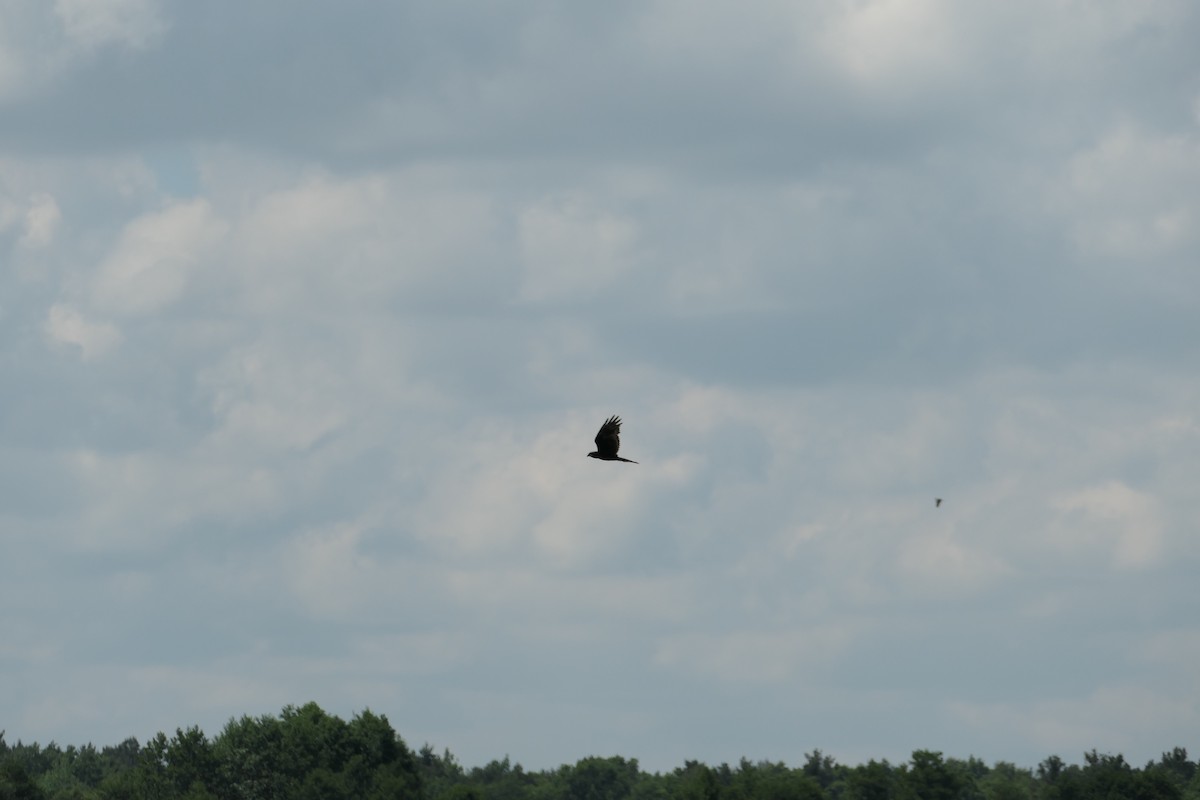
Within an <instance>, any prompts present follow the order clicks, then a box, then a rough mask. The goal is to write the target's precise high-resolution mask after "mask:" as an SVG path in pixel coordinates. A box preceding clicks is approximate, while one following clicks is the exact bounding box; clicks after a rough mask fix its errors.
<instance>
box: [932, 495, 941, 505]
mask: <svg viewBox="0 0 1200 800" xmlns="http://www.w3.org/2000/svg"><path fill="white" fill-rule="evenodd" d="M933 507H934V508H941V507H942V498H940V497H935V498H933Z"/></svg>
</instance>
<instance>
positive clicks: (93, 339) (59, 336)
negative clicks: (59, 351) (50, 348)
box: [45, 303, 121, 359]
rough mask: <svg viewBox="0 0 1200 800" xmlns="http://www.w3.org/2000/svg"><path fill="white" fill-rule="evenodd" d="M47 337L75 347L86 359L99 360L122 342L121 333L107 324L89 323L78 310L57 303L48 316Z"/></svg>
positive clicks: (46, 323)
mask: <svg viewBox="0 0 1200 800" xmlns="http://www.w3.org/2000/svg"><path fill="white" fill-rule="evenodd" d="M45 331H46V335H47V336H49V337H50V338H51V339H52V340H54V341H56V342H60V343H62V344H70V345H75V346H76V347H78V348H79V349H80V351H81V352H82V355H83V357H84V358H85V359H91V358H98V357H100V356H102V355H104V354H105V353H107V352H108V351H110V350H111V349H112V348H114V347H116V346H117V345H118V344H120V342H121V332H120V331H119V330H118V329H117V328H116V326H115V325H112V324H111V323H107V322H88V321H87V320H86V319H85V318H84V317H83V315H82V314H80V313H79V311H77V310H76V309H74V308H72V307H71V306H68V305H63V304H61V303H55V304H54V305H53V306H51V307H50V311H49V312H48V313H47V314H46V322H45Z"/></svg>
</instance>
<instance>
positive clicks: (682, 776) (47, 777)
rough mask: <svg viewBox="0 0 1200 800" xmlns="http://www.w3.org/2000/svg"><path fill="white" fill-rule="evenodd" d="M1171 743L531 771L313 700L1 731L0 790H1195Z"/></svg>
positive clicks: (484, 794)
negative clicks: (478, 762) (56, 736)
mask: <svg viewBox="0 0 1200 800" xmlns="http://www.w3.org/2000/svg"><path fill="white" fill-rule="evenodd" d="M1197 766H1198V765H1197V762H1195V761H1191V760H1189V758H1188V754H1187V750H1185V749H1184V748H1182V747H1177V748H1175V749H1174V750H1172V751H1170V752H1168V753H1163V754H1162V757H1161V758H1160V759H1159V760H1158V761H1151V762H1149V763H1147V764H1146V765H1145V766H1144V767H1140V768H1139V767H1136V766H1134V765H1132V764H1130V763H1128V762H1127V761H1125V759H1124V758H1123V757H1122V756H1121V755H1109V754H1101V753H1097V752H1096V751H1095V750H1092V751H1090V752H1088V753H1084V754H1083V763H1081V764H1068V763H1066V762H1064V761H1063V760H1062V759H1061V758H1059V757H1058V756H1050V757H1049V758H1047V759H1045V760H1044V761H1042V762H1041V763H1040V764H1038V765H1037V767H1036V768H1023V767H1018V766H1016V765H1014V764H1010V763H1006V762H997V763H995V764H992V765H991V766H988V765H987V764H985V763H984V762H983V761H981V760H979V759H977V758H974V757H971V758H968V759H966V760H962V759H957V758H945V757H943V755H942V754H941V753H939V752H935V751H931V750H917V751H915V752H913V754H912V757H911V758H910V759H909V760H908V761H907V762H905V763H899V764H892V763H889V762H888V761H887V760H881V761H875V760H872V761H869V762H868V763H866V764H859V765H855V766H850V765H846V764H839V763H837V762H836V761H835V760H834V759H833V758H831V757H830V756H827V755H825V754H823V753H821V751H820V750H814V751H813V752H811V753H807V754H805V756H804V762H803V764H801V765H799V766H796V767H789V766H788V765H787V764H785V763H782V762H772V761H753V762H752V761H750V760H748V759H745V758H743V759H742V760H741V761H740V762H738V764H737V765H736V766H732V767H731V766H730V765H729V764H724V763H723V764H720V765H719V766H709V765H707V764H704V763H701V762H699V761H685V762H684V764H683V766H681V767H677V768H676V769H674V770H672V771H670V772H663V773H660V772H655V773H648V772H644V771H642V770H641V769H640V768H639V767H638V762H637V759H626V758H623V757H620V756H612V757H607V758H599V757H595V756H589V757H587V758H583V759H580V760H579V761H577V762H576V763H574V764H564V765H563V766H561V767H559V768H557V769H553V770H542V771H537V772H528V771H526V770H524V769H523V768H522V767H521V765H520V764H513V763H511V762H510V761H509V759H508V757H507V756H506V757H505V758H504V759H502V760H493V761H492V762H490V763H489V764H487V765H486V766H482V767H472V768H470V769H467V768H464V767H463V766H462V765H461V764H459V763H458V761H457V760H456V759H455V758H454V756H453V755H452V754H451V753H450V752H449V751H448V750H445V751H443V752H442V753H437V752H435V751H434V749H433V748H432V747H430V746H429V745H428V744H426V745H425V746H423V747H422V748H421V749H420V750H419V751H416V752H414V751H412V750H411V749H410V748H409V747H408V746H407V745H406V744H405V743H404V740H403V739H402V738H401V737H400V736H399V735H398V734H397V733H396V731H395V730H394V729H393V728H392V726H391V725H390V724H389V723H388V720H387V717H385V716H382V715H377V714H374V713H372V712H371V711H369V710H364V711H362V712H361V713H359V714H356V715H355V716H354V718H353V719H351V720H350V721H348V722H347V721H344V720H342V719H340V718H338V717H337V716H335V715H331V714H328V713H326V712H325V711H323V710H322V709H321V708H320V706H318V705H317V704H316V703H308V704H307V705H304V706H301V707H299V708H297V707H295V706H286V707H284V709H283V711H282V712H281V713H280V714H279V715H278V716H275V715H272V714H268V715H264V716H261V717H250V716H243V717H242V718H241V719H231V720H230V721H229V723H228V724H226V726H225V728H224V729H223V730H222V731H221V732H220V733H219V734H217V735H216V736H214V737H212V738H209V737H207V736H205V734H204V733H203V732H202V731H201V730H200V729H199V728H198V727H195V726H193V727H190V728H187V729H176V731H175V734H174V735H173V736H170V737H168V736H167V735H166V734H164V733H161V732H160V733H158V734H157V735H155V736H154V737H153V738H151V739H150V740H149V741H147V742H146V743H145V744H141V743H139V742H138V740H137V739H135V738H129V739H126V740H125V741H123V742H121V743H120V744H118V745H115V746H108V747H102V748H100V749H97V748H96V747H94V746H93V745H91V744H87V745H84V746H82V747H75V746H74V745H71V746H68V747H66V748H63V747H60V746H58V745H57V744H55V743H53V742H51V743H50V744H48V745H46V746H45V747H41V746H39V745H37V744H23V743H21V742H19V741H18V742H17V743H16V744H12V745H10V744H9V743H7V742H6V741H5V738H4V733H3V732H2V731H0V800H293V798H294V799H296V800H342V799H343V798H345V799H346V800H350V799H351V798H353V800H385V799H387V800H391V799H392V798H397V799H399V800H1025V799H1026V798H1027V799H1028V800H1094V799H1104V800H1159V799H1160V798H1161V799H1162V800H1200V770H1198V769H1197Z"/></svg>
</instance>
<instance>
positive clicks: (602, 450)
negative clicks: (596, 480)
mask: <svg viewBox="0 0 1200 800" xmlns="http://www.w3.org/2000/svg"><path fill="white" fill-rule="evenodd" d="M620 449H621V418H620V417H617V416H612V417H609V418H608V419H607V420H605V422H604V424H603V425H601V426H600V431H599V433H597V434H596V452H598V453H599V454H600V456H601V458H604V457H606V456H615V455H616V454H617V451H618V450H620Z"/></svg>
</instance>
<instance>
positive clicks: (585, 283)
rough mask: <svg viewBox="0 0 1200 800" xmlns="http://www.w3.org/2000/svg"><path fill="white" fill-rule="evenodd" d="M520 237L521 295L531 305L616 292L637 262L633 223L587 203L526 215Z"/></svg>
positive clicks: (548, 205)
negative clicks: (619, 284)
mask: <svg viewBox="0 0 1200 800" xmlns="http://www.w3.org/2000/svg"><path fill="white" fill-rule="evenodd" d="M519 232H520V242H521V262H522V266H523V267H524V273H525V278H524V284H523V287H522V295H523V296H524V297H525V298H526V299H528V300H532V301H547V300H583V299H587V298H588V297H590V296H592V295H593V294H594V293H595V292H597V291H603V290H605V289H608V288H610V287H613V288H616V287H615V284H617V282H618V281H620V280H621V279H622V278H623V277H624V276H626V275H627V274H628V273H629V271H630V270H631V268H632V267H633V265H634V262H635V259H636V253H635V246H636V242H637V226H636V225H635V224H634V222H633V221H632V220H630V219H626V218H624V217H622V216H619V215H616V214H612V213H610V212H606V211H604V210H602V209H599V208H596V207H594V204H593V203H591V202H589V201H588V200H587V199H586V198H583V197H578V196H566V197H563V198H557V199H547V200H544V201H542V202H540V203H537V204H535V205H532V206H529V207H528V208H525V209H523V210H522V211H521V212H520V218H519ZM630 291H632V289H623V290H622V292H621V293H622V294H626V293H628V292H630Z"/></svg>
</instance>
